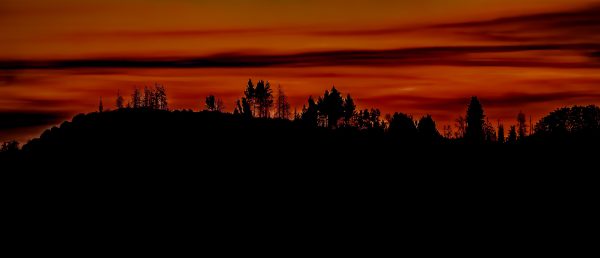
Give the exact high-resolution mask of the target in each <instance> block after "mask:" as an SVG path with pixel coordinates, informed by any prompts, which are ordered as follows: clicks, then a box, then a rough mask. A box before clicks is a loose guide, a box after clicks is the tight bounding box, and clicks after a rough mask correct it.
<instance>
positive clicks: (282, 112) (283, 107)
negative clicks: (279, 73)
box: [275, 85, 290, 119]
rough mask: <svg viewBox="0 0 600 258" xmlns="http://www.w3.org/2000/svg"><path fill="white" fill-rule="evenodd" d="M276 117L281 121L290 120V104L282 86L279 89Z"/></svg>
mask: <svg viewBox="0 0 600 258" xmlns="http://www.w3.org/2000/svg"><path fill="white" fill-rule="evenodd" d="M275 117H277V118H279V119H290V103H289V102H288V100H287V96H286V95H285V92H283V89H282V88H281V85H279V86H278V87H277V110H276V112H275Z"/></svg>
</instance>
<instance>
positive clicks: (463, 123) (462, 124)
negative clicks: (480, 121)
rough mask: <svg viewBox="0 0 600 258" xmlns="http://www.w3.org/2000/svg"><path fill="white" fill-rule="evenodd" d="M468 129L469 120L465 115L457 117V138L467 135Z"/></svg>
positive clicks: (455, 133) (455, 135)
mask: <svg viewBox="0 0 600 258" xmlns="http://www.w3.org/2000/svg"><path fill="white" fill-rule="evenodd" d="M466 131H467V120H466V119H465V118H464V117H463V116H459V117H458V118H457V119H456V132H454V137H455V138H457V139H462V138H464V137H465V133H466Z"/></svg>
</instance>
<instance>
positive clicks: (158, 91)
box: [153, 84, 169, 110]
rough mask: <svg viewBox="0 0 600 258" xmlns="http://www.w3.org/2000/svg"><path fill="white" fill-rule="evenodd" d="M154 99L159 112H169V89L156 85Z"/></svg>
mask: <svg viewBox="0 0 600 258" xmlns="http://www.w3.org/2000/svg"><path fill="white" fill-rule="evenodd" d="M154 90H155V91H154V98H155V100H154V101H153V102H154V103H155V108H156V109H159V110H169V103H168V99H167V89H166V88H165V86H164V85H161V84H156V85H155V86H154Z"/></svg>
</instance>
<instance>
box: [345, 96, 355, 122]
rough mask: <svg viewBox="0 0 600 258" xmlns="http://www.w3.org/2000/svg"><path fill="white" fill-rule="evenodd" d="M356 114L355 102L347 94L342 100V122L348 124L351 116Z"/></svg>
mask: <svg viewBox="0 0 600 258" xmlns="http://www.w3.org/2000/svg"><path fill="white" fill-rule="evenodd" d="M355 115H356V104H354V100H353V99H352V97H351V96H350V94H348V95H347V96H346V99H345V100H344V124H345V125H346V126H350V121H351V120H352V117H354V116H355Z"/></svg>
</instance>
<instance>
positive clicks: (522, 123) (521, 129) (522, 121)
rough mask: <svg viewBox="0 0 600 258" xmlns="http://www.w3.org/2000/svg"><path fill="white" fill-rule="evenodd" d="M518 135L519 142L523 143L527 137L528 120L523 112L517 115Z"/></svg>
mask: <svg viewBox="0 0 600 258" xmlns="http://www.w3.org/2000/svg"><path fill="white" fill-rule="evenodd" d="M517 135H518V137H519V141H522V140H524V139H525V137H526V136H527V118H526V116H525V114H524V113H523V112H522V111H519V114H518V115H517Z"/></svg>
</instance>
